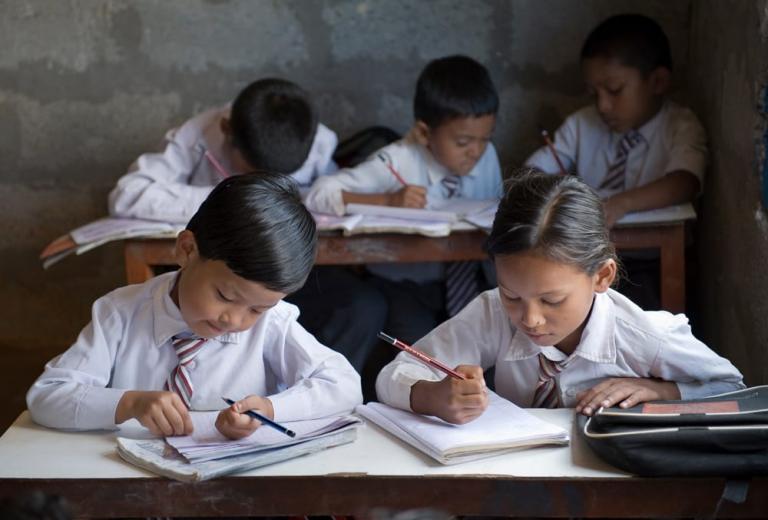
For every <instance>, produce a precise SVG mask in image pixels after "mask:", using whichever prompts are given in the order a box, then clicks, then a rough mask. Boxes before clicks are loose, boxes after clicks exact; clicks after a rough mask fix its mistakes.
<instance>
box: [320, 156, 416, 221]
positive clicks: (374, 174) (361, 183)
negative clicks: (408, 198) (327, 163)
mask: <svg viewBox="0 0 768 520" xmlns="http://www.w3.org/2000/svg"><path fill="white" fill-rule="evenodd" d="M393 155H394V154H393ZM397 162H398V161H397V158H396V157H393V167H394V168H395V169H398V167H399V165H398V164H397ZM399 171H401V172H403V171H404V170H403V169H399ZM400 188H402V186H401V185H400V184H399V182H398V181H397V179H396V178H395V176H394V175H393V174H392V173H391V172H390V171H389V169H388V168H387V165H386V163H385V162H384V161H382V160H381V159H380V158H379V156H378V152H377V153H375V154H373V155H372V156H371V157H369V158H368V159H367V160H366V161H365V162H363V163H361V164H359V165H357V166H355V167H354V168H345V169H343V170H340V171H339V172H338V173H335V174H331V175H326V176H325V177H320V178H318V179H317V181H315V184H314V185H313V186H312V189H311V190H309V193H308V194H307V198H306V204H307V207H308V208H309V209H310V210H312V211H316V212H318V213H328V214H332V215H337V216H342V215H344V213H345V212H346V208H345V204H344V201H343V200H342V192H344V191H348V192H354V193H391V192H393V191H397V190H399V189H400Z"/></svg>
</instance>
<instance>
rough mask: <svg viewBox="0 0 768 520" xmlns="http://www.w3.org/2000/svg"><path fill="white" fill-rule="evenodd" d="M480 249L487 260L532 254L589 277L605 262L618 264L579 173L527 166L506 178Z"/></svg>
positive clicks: (596, 202) (599, 207) (597, 203)
mask: <svg viewBox="0 0 768 520" xmlns="http://www.w3.org/2000/svg"><path fill="white" fill-rule="evenodd" d="M485 249H486V251H487V252H488V254H489V255H490V256H491V258H493V257H494V256H497V255H499V256H502V255H510V254H515V253H523V252H526V251H531V252H535V253H538V254H541V255H543V256H545V257H546V258H549V259H551V260H554V261H556V262H562V263H566V264H569V265H572V266H575V267H578V268H580V269H581V270H582V271H584V272H585V273H587V274H588V275H590V276H591V275H593V274H595V273H596V272H597V271H598V269H600V267H601V266H602V265H603V264H604V263H605V261H606V260H609V259H613V260H614V261H616V262H617V263H618V260H617V258H616V250H615V249H614V247H613V244H612V243H611V240H610V238H609V234H608V228H607V227H606V225H605V214H604V212H603V203H602V201H601V200H600V197H599V196H598V195H597V193H595V192H594V190H592V188H590V187H589V186H587V185H586V183H584V181H582V180H581V179H580V178H579V177H576V176H573V175H549V174H546V173H543V172H541V171H539V170H536V169H533V168H523V169H520V170H517V171H516V172H513V174H512V176H511V178H510V179H508V180H507V182H506V185H505V191H504V196H503V197H502V199H501V202H500V203H499V209H498V210H497V212H496V217H495V218H494V220H493V228H492V229H491V234H490V236H489V237H488V240H487V241H486V244H485Z"/></svg>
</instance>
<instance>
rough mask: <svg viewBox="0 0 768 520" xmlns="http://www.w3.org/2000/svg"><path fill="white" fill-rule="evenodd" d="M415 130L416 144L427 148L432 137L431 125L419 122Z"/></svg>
mask: <svg viewBox="0 0 768 520" xmlns="http://www.w3.org/2000/svg"><path fill="white" fill-rule="evenodd" d="M413 129H414V132H413V134H414V136H415V137H416V142H417V143H419V144H420V145H421V146H427V145H428V144H429V136H430V129H429V125H427V123H425V122H424V121H420V120H417V121H416V125H415V126H414V127H413Z"/></svg>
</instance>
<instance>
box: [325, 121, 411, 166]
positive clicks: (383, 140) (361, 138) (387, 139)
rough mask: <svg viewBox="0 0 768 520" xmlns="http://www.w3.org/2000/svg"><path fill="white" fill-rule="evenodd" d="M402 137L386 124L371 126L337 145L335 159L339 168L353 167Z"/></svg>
mask: <svg viewBox="0 0 768 520" xmlns="http://www.w3.org/2000/svg"><path fill="white" fill-rule="evenodd" d="M398 139H400V134H398V133H397V132H395V131H394V130H392V129H391V128H387V127H386V126H371V127H369V128H364V129H363V130H360V131H359V132H357V133H356V134H353V135H352V136H350V137H348V138H346V139H344V140H343V141H341V142H340V143H339V145H338V146H337V147H336V151H335V152H334V153H333V160H334V161H336V164H338V165H339V168H351V167H353V166H357V165H358V164H360V163H361V162H363V161H364V160H366V159H367V158H368V157H369V156H370V155H371V154H372V153H373V152H375V151H376V150H378V149H380V148H383V147H385V146H386V145H388V144H389V143H391V142H394V141H397V140H398Z"/></svg>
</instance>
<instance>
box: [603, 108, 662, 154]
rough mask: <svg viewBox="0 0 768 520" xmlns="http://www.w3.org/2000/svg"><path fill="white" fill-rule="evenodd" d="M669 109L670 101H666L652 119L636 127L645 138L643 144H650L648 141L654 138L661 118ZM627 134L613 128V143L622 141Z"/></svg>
mask: <svg viewBox="0 0 768 520" xmlns="http://www.w3.org/2000/svg"><path fill="white" fill-rule="evenodd" d="M668 110H669V102H668V101H664V103H663V104H662V105H661V108H659V111H658V112H656V114H655V115H654V116H653V117H652V118H651V119H650V120H648V121H647V122H646V123H645V124H644V125H643V126H641V127H640V128H637V129H635V130H636V131H637V133H639V134H640V136H641V137H642V138H643V140H642V141H641V144H645V146H648V143H650V142H651V139H652V138H653V136H654V134H655V133H656V131H657V130H658V129H659V127H660V126H661V120H662V119H664V117H665V114H666V113H667V111H668ZM626 134H627V132H624V133H623V134H619V133H617V132H614V131H612V130H611V143H618V142H619V141H621V139H622V137H624V135H626ZM612 146H613V144H612Z"/></svg>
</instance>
